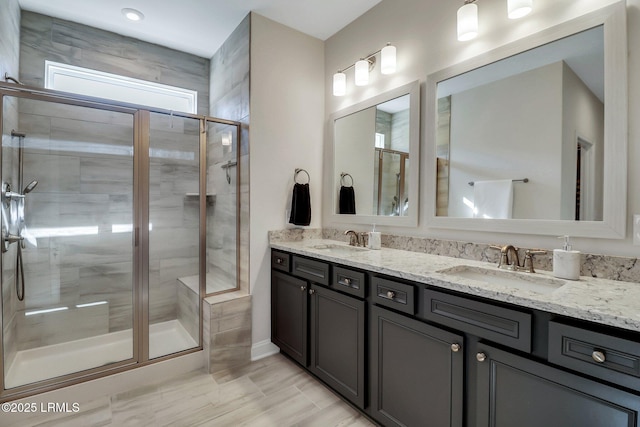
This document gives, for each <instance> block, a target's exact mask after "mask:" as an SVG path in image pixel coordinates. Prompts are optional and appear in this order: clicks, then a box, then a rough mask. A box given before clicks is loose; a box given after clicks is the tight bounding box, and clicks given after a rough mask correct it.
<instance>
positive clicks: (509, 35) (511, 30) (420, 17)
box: [324, 0, 640, 256]
mask: <svg viewBox="0 0 640 427" xmlns="http://www.w3.org/2000/svg"><path fill="white" fill-rule="evenodd" d="M613 3H616V1H614V0H583V1H579V2H578V1H575V0H536V1H535V2H534V11H533V12H532V13H531V14H530V15H529V16H527V17H525V18H523V19H520V20H514V21H512V20H509V19H508V18H507V16H506V1H505V0H483V1H482V2H479V3H478V8H479V20H480V35H479V36H478V37H477V38H476V39H475V40H472V41H470V42H458V41H457V39H456V11H457V9H458V8H459V7H460V6H461V5H462V2H450V1H447V2H444V1H441V0H383V1H382V2H381V3H379V4H378V5H377V6H375V7H374V8H372V9H371V10H369V11H368V12H367V13H366V14H364V15H363V16H361V17H360V18H358V19H357V20H355V21H354V22H352V23H351V24H350V25H349V26H347V27H346V28H344V29H343V30H341V31H340V32H338V33H337V34H336V35H334V36H333V37H331V38H330V39H328V40H327V41H326V43H325V100H326V103H325V117H328V116H329V115H330V114H331V113H332V112H334V111H337V110H340V109H342V108H346V107H348V106H349V105H352V104H354V103H357V102H360V101H363V100H365V99H367V98H370V97H372V96H375V95H378V94H380V93H382V92H385V91H387V90H390V89H392V88H395V87H397V86H400V85H402V84H405V83H408V82H410V81H413V80H415V79H419V80H420V81H421V82H422V126H421V147H422V148H423V150H422V152H421V153H420V157H421V166H422V167H423V168H424V165H425V164H426V150H424V147H425V144H426V135H431V134H432V130H431V129H426V126H425V125H424V123H425V119H424V112H425V111H426V108H425V95H426V93H425V85H424V82H425V80H426V76H427V75H429V74H431V73H433V72H436V71H438V70H441V69H443V68H446V67H448V66H450V65H453V64H455V63H458V62H460V61H463V60H466V59H469V58H471V57H474V56H476V55H478V54H480V53H483V52H487V51H489V50H491V49H494V48H496V47H499V46H502V45H504V44H507V43H510V42H513V41H515V40H517V39H520V38H522V37H525V36H527V35H530V34H534V33H536V32H538V31H540V30H542V29H545V28H548V27H551V26H554V25H558V24H560V23H562V22H565V21H567V20H570V19H573V18H576V17H578V16H581V15H584V14H585V13H589V12H592V11H595V10H597V9H599V8H601V7H604V6H607V5H610V4H613ZM626 4H627V17H628V26H627V28H628V31H629V35H628V43H629V50H630V56H629V76H637V75H639V74H640V0H627V2H626ZM387 42H392V43H393V44H394V45H395V46H396V47H397V51H398V72H397V73H396V74H394V75H391V76H382V75H381V74H380V73H379V68H376V70H374V71H373V73H372V75H371V79H370V84H369V85H368V86H364V87H355V86H354V85H353V74H352V72H347V95H346V96H344V97H340V98H338V97H334V96H333V95H332V94H331V87H330V85H329V84H327V82H329V81H330V79H331V76H332V75H333V73H334V72H335V70H337V69H341V68H344V67H346V66H348V65H350V64H352V63H353V62H354V61H356V60H357V59H359V58H360V57H361V56H363V55H365V54H367V53H369V52H373V51H376V50H377V49H380V48H381V47H382V46H384V45H385V43H387ZM628 92H629V117H630V118H633V117H638V116H639V115H640V81H638V79H634V78H630V79H629V90H628ZM414 164H415V163H414ZM636 164H640V121H637V120H630V121H629V172H628V188H629V190H628V218H627V228H628V230H629V231H628V232H627V237H626V239H624V240H603V239H583V238H580V239H574V248H576V249H580V250H583V251H585V252H592V253H600V254H602V253H604V254H611V255H629V256H637V254H638V252H639V248H638V247H635V246H633V245H632V242H631V218H632V214H633V213H640V168H638V167H635V165H636ZM424 179H425V173H424V169H422V170H421V180H422V181H423V182H421V187H420V188H421V191H420V197H421V202H424V200H426V197H434V195H432V194H426V186H425V185H424ZM426 219H427V213H426V212H425V210H424V209H422V210H421V211H420V218H419V226H418V228H417V229H411V228H402V227H397V228H392V227H380V229H381V230H382V231H387V232H391V231H392V232H395V233H398V234H410V235H418V236H429V237H434V238H444V239H455V240H464V241H474V242H486V243H489V242H496V241H505V242H509V243H513V244H516V245H519V246H522V247H543V248H553V247H558V242H557V239H555V238H554V237H552V236H533V235H526V234H518V235H497V236H496V234H495V233H486V232H480V231H478V232H468V231H457V230H446V229H434V228H429V227H428V224H427V223H426ZM324 226H335V227H340V225H338V224H333V223H331V222H330V221H329V220H328V218H327V220H326V221H325V224H324ZM342 227H344V226H342ZM354 228H360V229H362V230H364V229H365V227H357V226H356V227H354Z"/></svg>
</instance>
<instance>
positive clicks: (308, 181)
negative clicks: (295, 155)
mask: <svg viewBox="0 0 640 427" xmlns="http://www.w3.org/2000/svg"><path fill="white" fill-rule="evenodd" d="M300 172H304V173H306V174H307V184H309V183H310V182H311V177H310V176H309V172H307V171H306V170H304V169H300V168H296V173H295V174H294V175H293V181H294V182H295V183H296V184H304V183H303V182H298V180H297V179H298V174H299V173H300Z"/></svg>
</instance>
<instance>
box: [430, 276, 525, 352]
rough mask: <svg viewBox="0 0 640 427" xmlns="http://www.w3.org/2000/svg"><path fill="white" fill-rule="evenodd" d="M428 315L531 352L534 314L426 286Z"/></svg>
mask: <svg viewBox="0 0 640 427" xmlns="http://www.w3.org/2000/svg"><path fill="white" fill-rule="evenodd" d="M424 318H425V319H427V320H431V321H433V322H437V323H440V324H442V325H446V326H450V327H452V328H455V329H458V330H460V331H464V332H468V333H470V334H473V335H476V336H478V337H480V338H486V339H488V340H491V341H493V342H496V343H499V344H503V345H507V346H509V347H512V348H515V349H517V350H521V351H525V352H527V353H530V352H531V314H529V313H523V312H520V311H516V310H510V309H508V308H504V307H498V306H494V305H492V304H486V303H483V302H479V301H474V300H470V299H467V298H462V297H458V296H455V295H449V294H444V293H442V292H437V291H433V290H430V289H427V290H425V293H424Z"/></svg>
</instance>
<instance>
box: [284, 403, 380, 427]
mask: <svg viewBox="0 0 640 427" xmlns="http://www.w3.org/2000/svg"><path fill="white" fill-rule="evenodd" d="M293 426H295V427H327V426H332V427H365V426H367V427H369V426H370V427H375V424H373V423H371V422H370V421H369V420H368V419H367V418H365V417H364V416H363V415H361V414H360V413H359V412H358V411H356V410H355V409H353V408H352V407H350V406H349V405H347V404H346V403H344V402H342V401H338V402H335V403H334V404H332V405H329V406H328V407H326V408H324V409H322V410H321V411H318V412H315V413H313V414H311V415H309V416H308V417H306V418H304V419H302V420H300V421H299V422H297V423H295V424H293Z"/></svg>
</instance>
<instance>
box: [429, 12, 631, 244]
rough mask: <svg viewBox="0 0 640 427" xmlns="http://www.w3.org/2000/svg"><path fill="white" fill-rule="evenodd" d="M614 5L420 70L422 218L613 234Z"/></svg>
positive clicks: (620, 91)
mask: <svg viewBox="0 0 640 427" xmlns="http://www.w3.org/2000/svg"><path fill="white" fill-rule="evenodd" d="M626 52H627V50H626V13H625V6H624V2H621V3H619V4H615V5H613V6H609V7H606V8H603V9H601V10H599V11H596V12H594V13H591V14H588V15H585V16H583V17H581V18H578V19H576V20H573V21H569V22H567V23H564V24H562V25H560V26H558V27H554V28H551V29H549V30H545V31H543V32H541V33H538V34H535V35H533V36H530V37H528V38H526V39H524V40H520V41H518V42H516V43H513V44H510V45H508V46H504V47H502V48H499V49H496V50H494V51H491V52H489V53H487V54H485V55H482V56H480V57H477V58H473V59H471V60H469V61H466V62H464V63H461V64H457V65H455V66H453V67H450V68H448V69H445V70H442V71H439V72H437V73H434V74H432V75H430V76H428V79H427V93H428V107H429V111H428V116H427V121H428V124H429V125H428V129H430V130H431V135H430V137H429V138H428V150H429V151H428V156H427V157H428V160H427V165H428V166H429V167H428V169H427V174H428V175H427V176H428V188H429V190H430V191H429V194H430V195H433V196H432V197H430V200H429V201H428V215H429V226H432V227H441V228H456V229H465V230H483V231H496V232H511V233H521V234H551V235H553V234H555V235H565V234H569V235H572V236H582V237H601V238H624V237H625V225H626V182H627V173H626V171H627V156H626V152H627V84H626V82H627V62H626Z"/></svg>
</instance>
